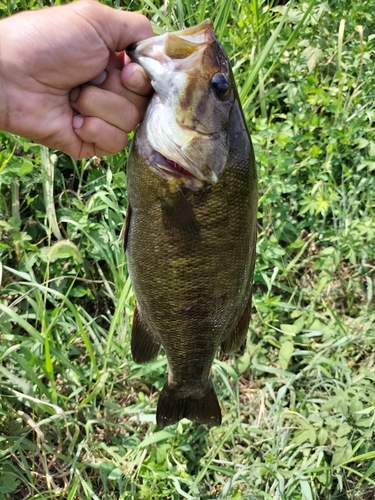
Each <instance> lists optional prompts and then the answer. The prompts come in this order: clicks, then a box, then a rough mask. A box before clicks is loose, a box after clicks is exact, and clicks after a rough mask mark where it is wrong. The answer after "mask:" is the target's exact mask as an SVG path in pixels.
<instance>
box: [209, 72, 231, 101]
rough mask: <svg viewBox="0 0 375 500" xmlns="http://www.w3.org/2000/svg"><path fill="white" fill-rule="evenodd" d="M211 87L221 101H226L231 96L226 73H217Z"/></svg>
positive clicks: (212, 79)
mask: <svg viewBox="0 0 375 500" xmlns="http://www.w3.org/2000/svg"><path fill="white" fill-rule="evenodd" d="M211 87H212V88H213V90H214V92H215V94H216V96H217V97H218V98H219V99H220V100H221V101H224V100H225V99H227V98H228V97H229V92H230V83H229V79H228V77H227V75H226V74H224V73H215V74H214V76H213V77H212V78H211Z"/></svg>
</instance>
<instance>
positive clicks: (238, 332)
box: [221, 292, 252, 352]
mask: <svg viewBox="0 0 375 500" xmlns="http://www.w3.org/2000/svg"><path fill="white" fill-rule="evenodd" d="M251 304H252V293H251V292H250V297H249V300H248V302H247V304H246V307H245V309H244V312H243V313H242V316H241V317H240V319H239V321H238V323H237V324H236V325H235V327H234V328H233V330H232V331H230V332H229V334H228V335H227V337H226V338H224V340H223V342H222V343H221V350H222V351H223V352H232V351H236V350H238V349H239V348H240V347H241V345H242V343H243V342H244V340H245V338H246V334H247V330H248V329H249V323H250V318H251Z"/></svg>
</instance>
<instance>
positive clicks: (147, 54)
mask: <svg viewBox="0 0 375 500" xmlns="http://www.w3.org/2000/svg"><path fill="white" fill-rule="evenodd" d="M130 55H131V57H132V59H133V60H135V61H137V62H138V63H140V64H141V65H142V66H143V67H144V68H145V70H146V72H147V73H148V74H149V76H150V78H151V80H152V83H153V86H154V88H155V95H154V96H153V98H152V100H151V102H150V105H149V108H148V112H147V114H146V118H145V120H144V122H143V123H142V124H141V125H140V126H139V128H138V129H137V132H136V134H135V137H134V141H133V145H132V149H131V153H130V157H129V162H128V167H127V183H128V197H129V208H128V215H127V221H126V237H125V238H126V241H125V246H126V252H127V260H128V266H129V273H130V277H131V280H132V285H133V289H134V292H135V295H136V299H137V306H136V310H135V313H134V319H133V327H132V340H131V349H132V355H133V358H134V360H135V361H136V362H138V363H144V362H148V361H151V360H152V359H154V358H155V357H156V356H157V354H158V352H159V348H160V345H162V346H163V348H164V350H165V353H166V356H167V360H168V380H167V382H166V384H165V386H164V388H163V390H162V392H161V394H160V396H159V401H158V407H157V424H158V426H159V427H160V428H163V427H165V426H166V425H170V424H173V423H175V422H177V421H178V420H180V419H181V418H184V417H186V418H189V419H191V420H193V421H196V422H200V423H205V424H209V425H219V424H220V423H221V411H220V407H219V404H218V400H217V397H216V394H215V392H214V389H213V386H212V382H211V379H210V372H211V366H212V363H213V360H214V357H215V354H216V353H217V351H218V348H220V347H221V349H222V350H223V351H224V352H229V351H233V350H236V349H238V348H239V347H240V345H241V344H242V343H243V341H244V339H245V337H246V333H247V330H248V325H249V321H250V313H251V286H252V278H253V270H254V261H255V247H256V217H257V175H256V167H255V161H254V154H253V148H252V144H251V139H250V136H249V133H248V130H247V127H246V123H245V120H244V117H243V113H242V110H241V106H240V102H239V98H238V94H237V90H236V87H235V82H234V79H233V75H232V72H231V69H230V66H229V62H228V59H227V57H226V55H225V53H224V51H223V49H222V47H221V45H220V44H219V42H218V41H217V39H216V37H215V35H214V33H213V30H212V24H211V22H210V21H209V20H206V21H205V22H204V23H202V24H200V25H199V26H197V27H193V28H189V29H187V30H183V31H180V32H176V33H171V34H166V35H163V36H160V37H155V38H152V39H149V40H146V41H144V42H141V43H139V44H137V46H136V48H135V49H133V50H132V51H130Z"/></svg>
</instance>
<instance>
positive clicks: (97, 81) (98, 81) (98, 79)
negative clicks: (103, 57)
mask: <svg viewBox="0 0 375 500" xmlns="http://www.w3.org/2000/svg"><path fill="white" fill-rule="evenodd" d="M106 78H107V72H106V71H103V73H100V75H98V76H96V77H95V78H93V79H92V80H90V83H92V84H94V85H101V84H102V83H103V82H104V80H105V79H106Z"/></svg>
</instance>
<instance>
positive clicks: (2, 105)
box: [0, 21, 9, 131]
mask: <svg viewBox="0 0 375 500" xmlns="http://www.w3.org/2000/svg"><path fill="white" fill-rule="evenodd" d="M3 23H4V21H0V130H5V131H7V130H8V128H9V98H8V88H7V83H6V77H5V75H6V72H7V71H6V64H7V62H6V55H5V50H3V46H4V29H3Z"/></svg>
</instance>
